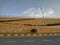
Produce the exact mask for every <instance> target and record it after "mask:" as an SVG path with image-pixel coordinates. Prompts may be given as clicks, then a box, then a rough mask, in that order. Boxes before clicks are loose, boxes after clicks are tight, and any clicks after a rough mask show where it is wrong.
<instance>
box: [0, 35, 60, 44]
mask: <svg viewBox="0 0 60 45" xmlns="http://www.w3.org/2000/svg"><path fill="white" fill-rule="evenodd" d="M0 45H60V36H46V37H45V36H41V37H39V36H38V37H21V36H18V37H14V36H11V37H7V36H4V37H0Z"/></svg>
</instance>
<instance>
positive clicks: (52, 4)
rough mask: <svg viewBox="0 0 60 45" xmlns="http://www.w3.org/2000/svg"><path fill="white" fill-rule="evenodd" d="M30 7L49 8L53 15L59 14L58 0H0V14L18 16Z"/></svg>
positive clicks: (59, 2)
mask: <svg viewBox="0 0 60 45" xmlns="http://www.w3.org/2000/svg"><path fill="white" fill-rule="evenodd" d="M30 8H35V9H36V10H37V9H38V8H44V9H45V10H47V9H49V8H51V9H52V10H53V11H54V14H55V16H58V17H59V16H60V0H0V16H3V17H19V16H24V14H23V13H24V12H25V11H26V10H28V9H30Z"/></svg>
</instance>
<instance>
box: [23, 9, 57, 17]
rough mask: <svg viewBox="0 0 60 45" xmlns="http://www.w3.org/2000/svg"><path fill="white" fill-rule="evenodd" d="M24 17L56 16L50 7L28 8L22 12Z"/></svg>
mask: <svg viewBox="0 0 60 45" xmlns="http://www.w3.org/2000/svg"><path fill="white" fill-rule="evenodd" d="M23 15H24V17H30V18H43V17H44V18H54V17H56V16H55V14H54V11H53V10H52V8H49V9H47V10H45V9H44V8H37V9H36V8H30V9H27V10H26V11H24V12H23Z"/></svg>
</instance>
